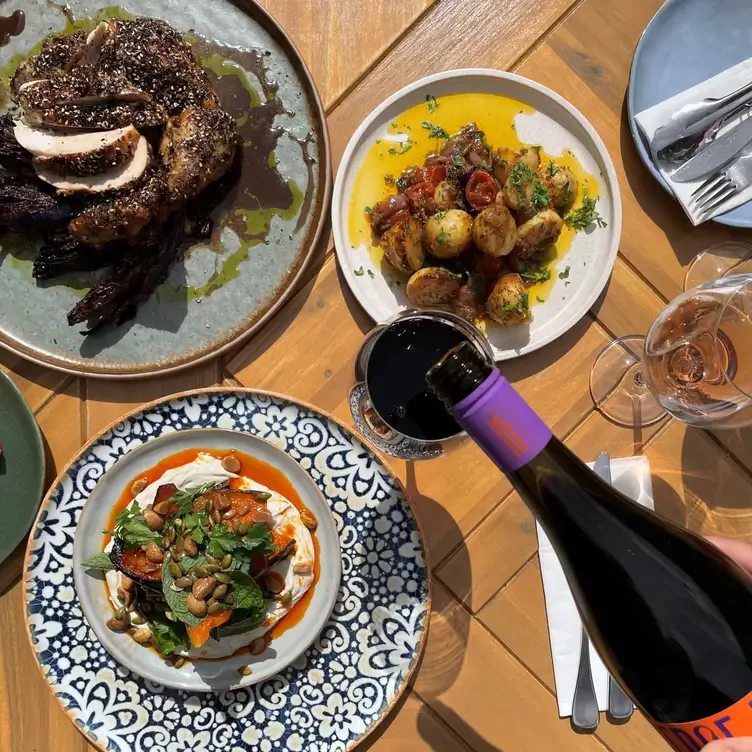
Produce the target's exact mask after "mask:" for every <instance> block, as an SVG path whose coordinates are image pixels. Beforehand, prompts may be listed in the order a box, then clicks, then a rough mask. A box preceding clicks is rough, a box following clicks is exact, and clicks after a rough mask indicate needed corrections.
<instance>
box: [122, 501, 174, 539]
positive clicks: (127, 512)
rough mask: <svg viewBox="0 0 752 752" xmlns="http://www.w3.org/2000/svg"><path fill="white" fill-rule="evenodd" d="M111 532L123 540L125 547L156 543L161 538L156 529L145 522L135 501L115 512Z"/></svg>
mask: <svg viewBox="0 0 752 752" xmlns="http://www.w3.org/2000/svg"><path fill="white" fill-rule="evenodd" d="M113 533H114V536H115V537H116V538H120V539H121V540H122V541H123V543H124V545H125V547H126V548H139V547H140V546H146V545H148V544H149V543H151V542H152V541H155V542H157V543H158V542H159V541H160V540H161V539H162V536H161V535H160V534H159V533H158V532H157V531H156V530H152V529H151V528H150V527H149V526H148V525H147V524H146V520H145V519H144V515H143V513H142V512H141V508H140V507H139V506H138V504H137V503H136V502H135V501H134V502H133V504H131V506H130V507H128V508H126V509H123V510H121V511H120V512H118V513H117V516H116V517H115V530H114V531H113Z"/></svg>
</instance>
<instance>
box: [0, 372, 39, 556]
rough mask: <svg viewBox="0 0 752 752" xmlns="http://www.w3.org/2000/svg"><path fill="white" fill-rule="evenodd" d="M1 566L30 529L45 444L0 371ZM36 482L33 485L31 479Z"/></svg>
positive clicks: (20, 398)
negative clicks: (0, 446)
mask: <svg viewBox="0 0 752 752" xmlns="http://www.w3.org/2000/svg"><path fill="white" fill-rule="evenodd" d="M0 444H2V445H3V456H2V458H0V510H1V511H2V519H3V524H2V525H1V526H0V565H2V563H3V562H4V561H5V559H7V558H8V556H9V555H10V554H11V552H12V551H13V550H14V549H15V548H16V546H17V545H18V544H19V543H20V542H21V541H22V540H23V538H24V536H25V535H26V534H27V533H28V532H29V530H30V529H31V526H32V523H33V522H34V518H35V517H36V514H37V511H38V509H39V504H40V503H41V501H42V494H43V492H44V476H45V458H44V441H43V439H42V432H41V431H40V430H39V426H38V425H37V421H36V418H35V417H34V413H33V412H32V410H31V408H30V407H29V405H28V403H27V402H26V400H25V399H24V398H23V395H22V394H21V392H20V390H19V389H18V387H17V386H16V385H15V384H14V383H13V380H12V379H11V378H10V377H9V376H7V375H6V374H5V373H4V372H3V371H0ZM35 477H36V478H37V480H36V481H35V480H34V478H35Z"/></svg>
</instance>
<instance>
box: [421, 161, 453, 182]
mask: <svg viewBox="0 0 752 752" xmlns="http://www.w3.org/2000/svg"><path fill="white" fill-rule="evenodd" d="M423 175H424V177H425V179H426V180H430V181H431V182H432V183H433V184H434V186H437V185H438V184H439V183H440V182H441V181H442V180H446V176H447V171H446V167H445V166H444V165H428V166H427V167H424V168H423Z"/></svg>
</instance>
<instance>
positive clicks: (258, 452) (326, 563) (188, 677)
mask: <svg viewBox="0 0 752 752" xmlns="http://www.w3.org/2000/svg"><path fill="white" fill-rule="evenodd" d="M195 448H202V449H209V450H211V449H236V450H238V451H239V452H244V453H245V454H248V455H250V456H251V457H255V458H256V459H257V460H261V461H262V462H266V463H267V464H269V465H271V466H272V467H274V468H275V469H277V470H279V471H280V472H281V473H282V474H283V475H284V476H285V478H287V479H288V480H289V481H290V483H292V485H293V487H294V488H295V490H296V491H297V492H298V496H300V498H301V499H302V501H303V503H304V504H305V506H307V507H308V508H309V509H310V510H311V511H312V512H313V515H314V517H316V519H317V520H318V523H319V526H318V528H317V530H316V532H315V536H316V538H317V539H318V542H319V549H320V554H321V577H320V579H319V581H318V582H317V583H316V585H315V588H314V591H313V598H312V599H311V602H310V604H309V606H308V608H307V609H306V612H305V616H304V617H303V618H302V619H301V620H300V622H299V623H298V624H297V625H296V626H295V627H293V628H292V629H289V630H287V631H286V632H285V633H284V634H282V635H281V636H280V637H279V638H277V639H274V640H272V642H271V644H270V645H269V647H268V648H267V649H266V651H265V652H264V653H262V654H261V655H258V656H251V655H249V654H248V653H247V652H245V651H243V652H241V653H239V654H236V655H234V656H231V657H228V658H224V659H221V660H211V661H201V660H198V661H188V662H187V663H186V664H185V665H184V666H183V667H182V668H180V669H176V668H174V667H173V666H170V665H169V664H168V663H167V661H165V660H164V659H163V658H161V657H160V656H159V655H158V654H157V653H156V652H155V651H153V650H147V649H145V648H144V647H143V646H142V645H139V644H138V643H137V642H136V641H135V640H134V639H133V638H132V637H130V636H129V635H127V634H123V633H117V632H113V631H112V630H110V629H108V628H107V625H106V624H105V622H106V621H107V619H109V618H110V617H111V616H112V606H111V604H110V600H109V597H108V593H107V589H106V587H105V582H104V575H103V573H102V572H100V571H96V570H92V569H86V568H85V567H83V566H82V565H81V562H82V561H84V560H86V559H88V558H89V557H90V556H94V555H95V554H98V553H101V552H102V530H103V529H105V528H107V527H108V525H109V521H110V516H111V514H112V508H113V506H114V504H115V503H116V502H117V500H118V499H119V498H120V495H121V494H122V493H123V489H125V488H127V487H128V484H129V483H130V482H131V481H132V480H133V478H135V477H137V476H138V475H140V474H142V473H144V472H146V471H147V470H149V469H150V468H152V467H154V466H155V465H156V464H158V463H159V462H161V461H162V460H163V459H165V458H166V457H169V456H170V455H172V454H175V453H176V452H182V451H184V450H186V449H195ZM341 571H342V566H341V559H340V550H339V537H338V535H337V528H336V526H335V524H334V518H333V517H332V513H331V511H330V509H329V505H328V504H327V503H326V501H325V500H324V497H323V496H322V495H321V491H319V489H318V488H317V487H316V484H315V483H314V482H313V480H312V479H311V477H310V475H308V473H306V472H305V470H303V468H302V467H300V465H299V464H298V463H297V462H296V461H295V460H294V459H292V457H290V456H289V455H287V454H285V453H284V452H283V451H282V450H281V449H277V447H275V446H274V445H273V444H270V443H269V442H268V441H264V439H260V438H258V437H257V436H252V435H251V434H248V433H241V432H240V431H227V430H222V429H220V428H213V429H212V428H199V429H194V430H184V431H178V432H175V433H169V434H167V435H166V436H162V437H160V438H158V439H153V440H152V441H149V442H147V443H146V444H143V445H142V446H140V447H139V448H138V449H134V450H133V451H132V452H129V453H128V454H126V455H125V456H124V457H121V458H120V459H119V460H118V461H117V462H116V463H115V464H114V465H113V466H112V467H111V468H110V469H109V470H108V471H107V472H106V473H105V474H104V475H103V476H102V477H101V478H100V479H99V481H98V482H97V485H96V486H95V488H94V490H93V491H92V492H91V494H90V496H89V498H88V500H87V501H86V504H85V505H84V508H83V510H82V512H81V517H80V518H79V520H78V525H77V526H76V535H75V538H74V539H73V577H74V581H75V583H76V592H77V593H78V597H79V600H80V601H81V608H82V609H83V612H84V616H86V619H87V621H88V622H89V624H91V626H92V629H93V630H94V632H95V633H96V635H97V637H98V638H99V641H100V642H101V643H102V645H104V647H105V648H107V651H108V652H109V653H110V654H111V655H112V656H113V657H114V658H116V659H117V660H118V661H120V663H122V664H123V665H124V666H127V667H128V668H129V669H130V670H131V671H134V672H135V673H137V674H140V675H141V676H143V677H145V678H147V679H150V680H151V681H154V682H159V684H164V685H165V686H167V687H176V688H178V689H190V690H193V691H194V692H210V691H216V690H222V689H235V688H237V687H242V686H247V685H249V684H256V683H257V682H260V681H263V680H264V679H267V678H268V677H270V676H274V674H277V673H279V672H280V671H282V670H283V669H285V668H287V666H289V665H290V664H291V663H292V662H293V661H294V660H295V659H296V658H297V657H298V656H299V655H300V654H301V653H302V652H303V651H304V650H305V649H306V648H307V647H308V646H309V645H310V644H311V643H312V642H313V641H314V639H316V636H317V635H318V634H319V632H320V631H321V630H322V629H323V627H324V625H325V624H326V622H327V620H328V619H329V616H330V615H331V613H332V609H333V608H334V602H335V601H336V599H337V590H338V589H339V579H340V573H341ZM246 665H248V666H250V667H251V670H252V671H253V673H252V674H251V675H250V676H241V675H240V673H239V672H238V669H239V668H241V667H242V666H246Z"/></svg>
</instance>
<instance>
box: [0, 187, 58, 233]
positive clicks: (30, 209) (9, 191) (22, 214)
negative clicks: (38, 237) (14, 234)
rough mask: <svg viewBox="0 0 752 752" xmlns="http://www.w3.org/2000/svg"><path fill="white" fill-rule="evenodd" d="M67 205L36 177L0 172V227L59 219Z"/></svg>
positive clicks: (31, 224) (52, 221)
mask: <svg viewBox="0 0 752 752" xmlns="http://www.w3.org/2000/svg"><path fill="white" fill-rule="evenodd" d="M69 215H70V208H69V207H68V206H67V205H66V204H63V203H60V202H59V201H58V200H57V198H56V197H55V196H54V195H51V194H50V193H49V192H48V191H47V190H46V189H44V188H42V187H41V185H40V184H39V183H38V182H37V181H36V180H26V179H23V178H20V177H14V176H12V175H0V227H9V228H11V229H14V230H17V229H23V228H30V227H37V226H38V225H40V224H51V223H55V222H60V221H61V220H64V219H66V218H67V217H68V216H69Z"/></svg>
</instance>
